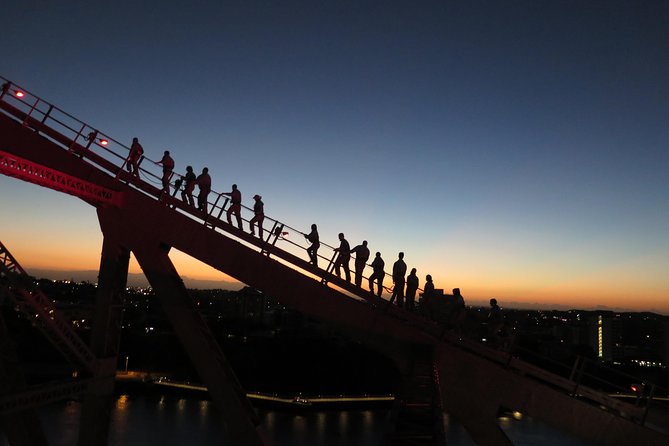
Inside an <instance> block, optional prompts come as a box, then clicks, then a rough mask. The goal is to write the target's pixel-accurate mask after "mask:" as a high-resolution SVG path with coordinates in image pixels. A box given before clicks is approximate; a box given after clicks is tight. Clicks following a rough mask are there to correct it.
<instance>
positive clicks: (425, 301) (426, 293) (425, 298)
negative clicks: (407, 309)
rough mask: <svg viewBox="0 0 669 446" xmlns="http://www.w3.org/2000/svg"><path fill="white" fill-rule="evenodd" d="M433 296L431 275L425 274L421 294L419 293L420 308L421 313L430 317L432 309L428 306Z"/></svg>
mask: <svg viewBox="0 0 669 446" xmlns="http://www.w3.org/2000/svg"><path fill="white" fill-rule="evenodd" d="M433 297H434V283H433V282H432V276H431V275H429V274H428V275H427V276H425V285H424V286H423V294H421V302H420V309H421V313H423V315H425V316H428V317H431V314H432V309H431V308H430V305H431V302H430V301H431V300H432V298H433Z"/></svg>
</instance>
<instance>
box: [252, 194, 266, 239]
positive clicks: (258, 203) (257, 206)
mask: <svg viewBox="0 0 669 446" xmlns="http://www.w3.org/2000/svg"><path fill="white" fill-rule="evenodd" d="M253 199H254V200H255V203H254V204H253V218H252V219H251V221H250V222H249V225H250V226H251V235H256V234H255V232H254V231H253V224H254V223H257V224H258V237H260V239H262V222H263V220H265V204H264V203H263V202H262V197H261V196H260V195H254V196H253Z"/></svg>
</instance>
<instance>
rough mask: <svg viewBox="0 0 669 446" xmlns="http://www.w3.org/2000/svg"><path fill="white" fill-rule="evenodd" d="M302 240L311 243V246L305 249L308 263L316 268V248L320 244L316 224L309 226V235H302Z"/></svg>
mask: <svg viewBox="0 0 669 446" xmlns="http://www.w3.org/2000/svg"><path fill="white" fill-rule="evenodd" d="M304 238H306V239H307V240H309V243H311V246H309V247H308V248H307V254H309V261H310V262H311V264H312V265H314V266H318V248H320V247H321V242H320V240H319V238H318V227H316V224H313V225H311V232H310V233H309V234H304Z"/></svg>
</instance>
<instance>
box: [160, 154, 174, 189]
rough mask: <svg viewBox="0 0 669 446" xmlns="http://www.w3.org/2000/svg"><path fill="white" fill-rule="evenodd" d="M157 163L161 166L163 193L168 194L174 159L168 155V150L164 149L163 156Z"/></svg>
mask: <svg viewBox="0 0 669 446" xmlns="http://www.w3.org/2000/svg"><path fill="white" fill-rule="evenodd" d="M158 164H160V165H162V166H163V178H162V180H163V193H165V194H167V195H169V194H170V178H171V177H172V171H173V170H174V160H173V159H172V157H171V156H170V151H169V150H165V153H164V154H163V158H162V159H161V160H160V161H158Z"/></svg>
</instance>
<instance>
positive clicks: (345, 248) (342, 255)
mask: <svg viewBox="0 0 669 446" xmlns="http://www.w3.org/2000/svg"><path fill="white" fill-rule="evenodd" d="M339 242H340V243H339V248H335V252H338V253H339V255H338V256H337V260H335V263H334V269H335V273H336V274H337V277H341V270H340V267H342V266H343V267H344V273H345V274H346V281H347V282H350V281H351V270H350V269H349V266H348V262H349V260H351V245H349V244H348V242H347V241H346V239H345V238H344V233H343V232H340V233H339Z"/></svg>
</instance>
